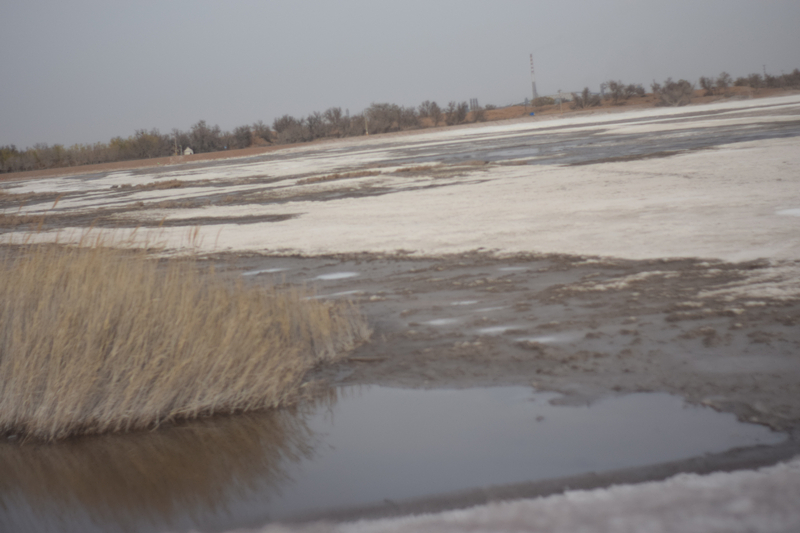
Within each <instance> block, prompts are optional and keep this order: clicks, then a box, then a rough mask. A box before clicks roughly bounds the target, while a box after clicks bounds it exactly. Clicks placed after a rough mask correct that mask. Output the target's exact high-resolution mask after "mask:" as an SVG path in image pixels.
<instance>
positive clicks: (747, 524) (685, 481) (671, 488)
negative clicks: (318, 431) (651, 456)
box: [262, 457, 800, 533]
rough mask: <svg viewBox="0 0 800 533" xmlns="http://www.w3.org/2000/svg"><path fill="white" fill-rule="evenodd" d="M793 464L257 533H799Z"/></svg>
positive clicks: (799, 471) (797, 462)
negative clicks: (326, 532) (441, 510)
mask: <svg viewBox="0 0 800 533" xmlns="http://www.w3.org/2000/svg"><path fill="white" fill-rule="evenodd" d="M798 501H800V458H798V457H796V458H794V459H792V460H791V461H788V462H785V463H780V464H777V465H775V466H771V467H766V468H761V469H759V470H742V471H737V472H718V473H714V474H709V475H697V474H679V475H677V476H674V477H671V478H669V479H666V480H664V481H654V482H647V483H639V484H635V485H616V486H612V487H609V488H605V489H595V490H573V491H567V492H565V493H564V494H558V495H553V496H547V497H544V498H535V499H525V500H516V501H508V502H498V503H491V504H488V505H480V506H477V507H471V508H468V509H461V510H457V511H445V512H441V513H433V514H423V515H416V516H404V517H399V518H387V519H381V520H361V521H358V522H350V523H340V524H334V523H317V524H307V525H298V526H283V525H279V524H274V525H269V526H267V527H265V528H264V529H262V532H263V533H287V532H305V533H312V532H313V533H316V532H322V531H329V532H332V533H411V532H414V533H416V532H418V531H425V532H427V533H456V532H461V531H474V532H490V531H491V532H495V533H506V532H509V533H510V532H520V531H547V532H548V533H575V532H579V531H580V532H595V531H602V532H605V533H632V532H658V533H685V532H687V531H691V532H692V533H722V532H724V533H749V532H752V531H758V532H759V533H789V532H794V531H800V507H798V505H797V502H798Z"/></svg>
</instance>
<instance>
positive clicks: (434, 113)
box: [430, 102, 444, 126]
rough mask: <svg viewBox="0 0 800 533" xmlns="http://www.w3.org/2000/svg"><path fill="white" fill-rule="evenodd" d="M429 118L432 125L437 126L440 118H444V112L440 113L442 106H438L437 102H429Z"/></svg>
mask: <svg viewBox="0 0 800 533" xmlns="http://www.w3.org/2000/svg"><path fill="white" fill-rule="evenodd" d="M430 118H431V121H432V122H433V125H434V126H438V125H439V123H440V122H441V121H442V120H444V113H442V108H441V107H439V104H437V103H436V102H431V108H430Z"/></svg>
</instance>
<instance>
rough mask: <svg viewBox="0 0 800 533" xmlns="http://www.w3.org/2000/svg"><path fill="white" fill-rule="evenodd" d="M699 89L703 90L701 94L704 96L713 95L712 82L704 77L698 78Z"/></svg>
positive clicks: (713, 86) (713, 87)
mask: <svg viewBox="0 0 800 533" xmlns="http://www.w3.org/2000/svg"><path fill="white" fill-rule="evenodd" d="M700 88H701V89H704V90H705V92H704V93H703V95H704V96H711V95H713V94H714V89H715V88H716V87H715V85H714V80H712V79H711V78H706V77H705V76H700Z"/></svg>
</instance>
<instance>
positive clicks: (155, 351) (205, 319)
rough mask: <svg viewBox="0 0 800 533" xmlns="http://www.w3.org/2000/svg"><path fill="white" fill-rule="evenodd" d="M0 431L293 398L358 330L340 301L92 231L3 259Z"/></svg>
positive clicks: (121, 426)
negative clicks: (68, 243)
mask: <svg viewBox="0 0 800 533" xmlns="http://www.w3.org/2000/svg"><path fill="white" fill-rule="evenodd" d="M0 272H2V275H0V434H4V433H5V434H18V435H21V436H23V437H24V438H35V439H42V440H55V439H61V438H65V437H68V436H71V435H76V434H89V433H102V432H109V431H111V432H116V431H129V430H135V429H143V428H152V427H155V426H158V425H159V424H161V423H163V422H165V421H171V420H177V419H191V418H196V417H199V416H204V415H209V414H212V413H231V412H239V411H248V410H254V409H262V408H269V407H276V406H279V405H282V404H285V403H287V402H290V401H291V400H292V398H293V395H294V394H296V393H297V391H298V388H299V386H300V384H301V382H302V379H303V376H304V374H305V373H306V372H307V371H308V370H309V369H310V368H311V367H313V366H314V365H316V364H317V363H319V362H321V361H324V360H331V359H334V358H336V357H339V356H340V355H343V353H344V352H346V351H348V350H350V349H352V348H353V347H354V346H355V345H357V344H358V343H359V342H361V341H363V340H364V339H366V338H367V337H368V335H369V331H368V328H367V326H366V323H365V321H364V320H363V318H362V317H361V316H360V315H359V314H358V313H357V312H356V311H355V309H353V307H352V305H351V304H349V303H339V304H333V303H325V302H320V301H317V300H314V299H308V298H306V296H307V294H306V293H305V292H304V291H302V290H298V289H291V290H287V291H281V292H278V291H276V290H274V289H266V288H262V287H250V286H245V285H243V284H242V282H241V281H238V282H233V281H226V280H224V279H223V278H221V277H220V276H219V275H217V274H215V273H214V272H213V270H212V271H211V272H205V273H203V272H201V271H200V269H199V268H198V265H197V263H196V262H194V261H191V260H181V259H171V260H162V261H157V260H155V259H153V258H151V257H149V256H148V255H147V254H146V253H145V252H130V251H120V250H116V249H113V248H109V247H104V246H102V245H96V246H94V247H93V248H72V247H63V246H55V245H49V246H48V245H29V246H25V247H22V249H21V250H16V251H14V252H13V253H12V252H9V253H7V254H6V258H5V259H2V260H0Z"/></svg>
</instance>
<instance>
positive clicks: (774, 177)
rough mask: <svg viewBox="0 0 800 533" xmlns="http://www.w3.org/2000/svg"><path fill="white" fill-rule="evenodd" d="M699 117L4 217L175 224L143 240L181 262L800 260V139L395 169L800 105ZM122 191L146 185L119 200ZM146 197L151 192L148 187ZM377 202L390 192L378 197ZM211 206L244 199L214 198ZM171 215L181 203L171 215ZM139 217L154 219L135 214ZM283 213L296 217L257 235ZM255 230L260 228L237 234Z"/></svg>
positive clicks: (701, 127) (756, 116) (281, 165)
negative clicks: (489, 257) (106, 214)
mask: <svg viewBox="0 0 800 533" xmlns="http://www.w3.org/2000/svg"><path fill="white" fill-rule="evenodd" d="M767 104H769V105H767ZM686 110H687V108H680V109H652V110H639V111H635V112H631V113H617V114H612V115H599V116H594V115H589V116H582V117H575V118H569V119H561V120H558V119H551V120H547V121H541V122H523V123H512V124H507V125H488V126H478V127H470V128H463V129H454V130H445V131H440V132H436V133H422V134H419V135H407V136H397V137H388V138H382V139H366V140H361V139H358V140H351V139H348V140H344V141H341V142H334V143H328V144H325V145H322V147H321V146H308V147H299V148H294V149H291V150H288V151H287V153H281V156H280V157H275V158H267V159H266V160H263V161H256V162H254V161H250V160H242V161H237V160H229V161H227V162H226V163H225V164H223V165H215V166H209V167H207V168H204V167H202V166H201V167H199V168H197V167H193V168H188V169H175V170H169V169H167V170H165V169H153V171H152V172H147V171H145V172H115V173H110V174H108V175H101V176H88V177H63V178H51V179H42V180H35V181H29V182H21V183H11V184H10V185H11V187H7V189H6V190H7V192H10V193H16V194H25V193H31V192H32V193H58V194H64V197H63V198H61V200H59V202H58V204H57V205H56V206H55V207H52V205H53V202H52V201H47V202H41V203H36V202H29V203H27V204H26V205H25V206H24V207H22V208H21V209H19V208H18V206H8V207H6V208H5V209H4V210H3V212H4V213H5V214H8V215H10V214H14V213H20V214H26V213H28V214H43V213H47V214H48V215H50V216H64V215H68V214H76V213H81V214H83V215H86V216H85V217H84V219H86V220H91V216H92V213H93V211H98V212H99V211H100V210H106V211H107V210H118V211H119V212H118V213H116V214H114V215H113V216H114V217H115V219H116V220H117V221H118V223H119V224H122V225H127V226H129V227H131V229H127V230H126V229H121V230H117V233H118V234H120V235H121V236H124V237H127V236H128V235H129V234H130V233H132V232H133V229H132V228H134V227H136V226H137V225H139V224H145V225H146V224H148V223H149V224H151V225H154V224H157V223H158V222H160V221H164V222H166V223H169V224H168V225H169V227H161V228H153V227H145V228H140V229H138V230H137V231H136V235H135V237H134V241H135V242H144V241H147V242H150V243H152V242H159V243H161V244H163V245H164V246H166V247H167V248H169V249H175V250H180V249H184V248H186V247H187V246H189V245H190V243H189V242H188V240H187V235H188V233H189V230H190V228H192V227H194V226H197V225H199V229H200V231H199V239H198V240H197V241H195V242H194V243H192V244H193V245H196V244H198V243H199V249H197V251H200V252H204V253H207V252H222V251H226V252H239V251H248V252H262V253H275V252H280V253H300V254H330V253H340V252H395V251H398V250H404V251H410V252H414V253H415V254H420V255H436V254H442V253H454V252H463V251H469V250H476V249H483V250H493V251H496V252H497V253H501V254H502V253H513V252H544V253H548V252H552V253H569V254H586V255H604V256H614V257H622V258H631V259H642V258H657V257H708V258H718V259H724V260H729V261H740V260H747V259H756V258H769V259H775V260H795V259H798V258H800V238H798V234H799V233H800V232H798V228H800V216H798V213H800V186H799V185H800V183H798V181H800V176H799V175H798V172H797V168H800V142H799V141H798V138H797V137H795V136H788V137H783V136H780V135H775V136H773V137H772V138H768V139H762V140H755V141H750V142H736V143H735V144H722V145H716V146H713V147H710V148H708V147H703V148H705V149H701V150H696V151H693V150H686V151H684V153H676V154H674V155H670V156H669V157H652V158H645V159H638V160H631V161H623V162H605V163H597V164H585V165H581V166H567V165H563V164H534V163H536V159H537V156H535V155H534V156H532V157H528V158H517V159H522V160H524V161H526V162H528V163H531V164H525V165H501V164H496V165H484V166H479V165H473V166H472V167H470V166H466V165H454V164H450V165H449V166H451V167H455V168H454V169H453V171H452V172H449V173H447V172H444V170H445V167H447V166H448V163H434V164H430V165H427V166H428V167H430V168H429V169H428V170H427V171H426V170H421V171H417V172H409V173H404V172H400V173H398V172H395V171H396V170H398V169H399V170H403V169H404V167H408V168H414V167H415V166H417V167H418V166H419V165H413V164H412V165H408V164H405V165H404V164H397V163H396V159H397V157H398V156H399V155H402V154H407V153H408V152H409V151H410V150H413V151H414V152H421V151H424V150H439V151H441V152H443V153H447V152H448V151H456V150H459V149H462V148H463V146H464V145H470V146H475V145H478V146H479V145H481V144H482V143H487V142H493V143H497V142H499V140H498V139H502V142H503V143H505V144H506V145H516V144H518V143H524V142H526V141H528V140H530V139H533V142H536V140H537V137H541V138H553V137H557V136H559V135H563V134H567V133H568V134H570V135H574V134H575V133H576V132H580V134H581V135H583V136H592V137H593V138H596V139H597V140H598V142H602V140H603V139H604V138H611V137H619V136H628V135H636V136H642V142H643V143H644V142H647V141H648V140H649V137H648V135H651V136H652V135H656V134H657V136H656V137H654V139H655V141H656V142H658V141H660V142H664V135H667V136H668V137H675V136H678V137H681V136H683V137H687V138H688V139H689V140H690V141H691V140H697V141H700V140H702V139H703V137H704V136H705V135H707V133H706V132H707V131H708V132H710V131H712V130H713V131H716V130H719V129H725V128H733V129H735V130H738V131H743V130H744V131H746V130H747V129H748V128H751V127H754V126H755V125H762V126H763V125H764V124H768V125H770V126H771V127H775V128H779V127H780V126H781V125H785V124H787V123H793V124H794V123H797V122H798V118H797V114H798V113H800V97H797V96H793V97H782V98H775V99H769V100H751V101H738V102H727V103H721V104H714V105H707V106H698V107H696V108H691V111H692V116H688V117H686V116H684V115H685V114H686V112H687V111H686ZM681 113H682V114H683V115H679V114H681ZM676 115H678V117H682V118H676ZM654 149H655V150H658V149H659V148H658V146H657V145H656V146H655V148H654ZM644 155H647V154H646V151H645V152H644ZM504 162H505V163H508V162H515V160H514V159H513V158H512V159H510V160H507V161H504ZM365 169H369V170H372V171H373V172H374V173H375V175H370V176H361V177H352V178H348V177H346V176H345V177H342V178H340V179H332V180H330V181H319V182H314V181H313V178H314V177H322V176H325V175H330V174H331V173H334V172H336V173H346V172H352V171H354V170H358V171H363V170H365ZM437 171H438V172H437ZM309 178H312V179H309ZM164 180H180V181H181V182H183V186H182V187H180V188H174V189H163V190H162V189H148V188H146V185H147V184H151V183H157V182H159V181H164ZM304 180H305V182H304ZM123 185H131V186H132V187H134V188H132V189H120V188H119V186H123ZM137 185H139V186H145V187H143V188H142V189H135V187H136V186H137ZM378 189H379V194H371V193H372V192H375V191H376V190H378ZM337 193H339V196H338V197H337V196H335V195H336V194H337ZM356 193H358V194H356ZM212 194H213V195H214V196H215V197H216V198H219V197H221V196H226V197H228V198H229V199H233V200H235V201H234V202H231V203H227V204H226V203H222V202H219V201H214V200H211V201H206V202H202V201H201V200H203V199H207V198H208V197H209V195H212ZM323 195H327V196H323ZM167 202H173V203H178V202H182V204H181V206H180V207H169V206H167V207H160V206H159V204H161V205H168V204H167ZM229 202H230V200H229ZM142 204H144V207H145V209H137V210H132V208H133V207H135V206H137V205H138V206H142ZM276 216H279V217H286V218H287V219H286V220H281V221H277V222H276V221H272V220H270V221H264V222H259V218H267V217H273V218H274V217H276ZM87 217H88V218H87ZM242 217H248V218H249V219H250V220H249V222H248V223H246V224H242V223H237V222H238V221H237V220H236V219H241V218H242ZM198 221H202V222H200V223H198ZM86 225H88V224H86ZM83 231H84V228H83V227H79V226H72V225H69V223H68V224H67V225H66V226H65V227H60V228H58V229H51V230H50V231H44V232H42V233H39V234H38V235H37V236H36V238H37V239H39V240H52V239H55V238H56V235H58V236H59V238H60V240H62V241H63V240H64V239H65V237H70V236H72V238H77V236H78V235H81V234H83Z"/></svg>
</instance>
